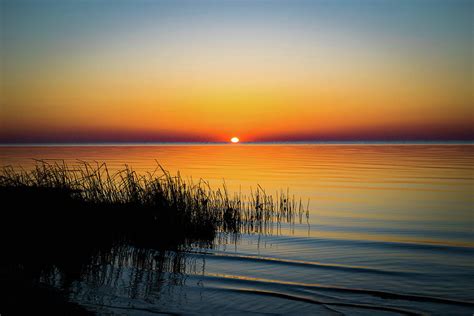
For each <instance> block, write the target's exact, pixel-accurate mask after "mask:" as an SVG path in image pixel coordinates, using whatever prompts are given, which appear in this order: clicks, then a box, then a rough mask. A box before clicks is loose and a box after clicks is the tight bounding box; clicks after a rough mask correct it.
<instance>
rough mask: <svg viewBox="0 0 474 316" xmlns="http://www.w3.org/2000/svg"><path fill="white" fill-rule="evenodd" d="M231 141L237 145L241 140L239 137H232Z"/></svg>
mask: <svg viewBox="0 0 474 316" xmlns="http://www.w3.org/2000/svg"><path fill="white" fill-rule="evenodd" d="M230 141H231V142H233V143H234V144H235V143H238V142H240V139H239V138H238V137H232V138H231V139H230Z"/></svg>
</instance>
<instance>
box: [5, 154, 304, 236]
mask: <svg viewBox="0 0 474 316" xmlns="http://www.w3.org/2000/svg"><path fill="white" fill-rule="evenodd" d="M0 189H2V190H3V191H5V190H10V191H11V190H14V191H15V192H16V195H17V196H18V198H19V199H21V193H22V191H23V192H25V193H26V192H30V193H31V191H35V190H36V191H37V192H38V193H40V194H41V193H42V194H45V195H46V194H47V195H48V197H49V199H50V203H51V204H52V205H53V204H54V203H55V198H56V199H57V200H58V201H60V200H64V199H68V200H69V201H70V202H74V203H76V204H77V203H82V204H84V207H88V208H94V209H97V210H96V211H95V212H96V214H95V216H97V217H100V214H99V212H100V208H102V209H104V210H110V209H115V210H116V211H117V214H119V213H120V214H122V215H123V214H124V212H127V211H128V214H126V215H127V218H128V219H129V220H130V222H131V223H135V224H137V223H138V224H139V223H140V222H142V223H143V225H144V226H143V228H144V229H153V224H155V226H156V228H157V229H164V228H166V230H167V231H169V232H170V233H173V232H175V233H179V234H182V235H183V236H185V237H191V238H198V239H199V238H212V237H213V236H214V235H215V234H216V233H218V232H225V233H239V232H247V233H254V232H255V233H273V232H274V229H275V228H276V229H278V228H281V226H280V225H281V223H288V224H290V225H291V224H294V223H295V222H297V221H299V222H301V221H302V219H303V217H305V216H306V217H307V216H308V209H307V207H306V208H305V207H304V206H303V203H302V201H301V200H299V201H297V200H296V199H295V197H294V196H291V195H290V193H289V191H286V192H285V191H280V192H277V194H276V195H275V196H272V195H268V194H267V193H266V192H265V190H264V189H263V188H262V187H260V186H259V185H257V187H256V189H255V190H251V192H250V194H248V195H245V194H242V193H241V192H238V193H233V194H230V193H229V191H228V189H227V187H226V185H225V182H224V183H223V185H222V187H220V188H217V189H215V190H214V189H212V188H211V187H210V185H209V183H208V182H206V181H204V180H199V181H197V182H196V183H193V182H192V181H191V180H184V179H183V178H182V177H181V175H180V174H179V172H178V173H177V174H176V175H172V174H170V173H169V172H168V171H166V170H165V169H164V168H163V167H162V166H161V165H159V164H158V163H157V168H156V169H155V170H153V171H152V172H146V173H144V174H138V173H137V172H135V171H134V170H133V169H132V168H130V167H129V166H127V165H125V166H124V168H123V169H121V170H118V171H114V172H110V171H109V168H108V167H107V165H106V164H105V163H97V162H96V163H93V164H91V163H88V162H84V161H78V162H77V163H76V164H74V165H68V164H66V163H65V162H64V161H46V160H37V161H36V164H35V166H34V168H32V169H30V170H28V171H27V170H24V169H15V168H13V167H11V166H7V167H3V169H2V170H1V173H0ZM55 196H56V197H55ZM13 202H14V201H13ZM31 202H34V201H31ZM32 207H34V206H32ZM41 212H48V210H47V209H43V210H41ZM64 212H68V211H67V210H64ZM104 212H105V211H104ZM108 214H110V215H111V216H113V213H111V212H110V211H109V212H108ZM84 215H86V213H84ZM90 220H91V221H93V220H94V216H93V217H92V218H90Z"/></svg>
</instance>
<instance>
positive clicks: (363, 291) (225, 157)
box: [0, 144, 474, 315]
mask: <svg viewBox="0 0 474 316" xmlns="http://www.w3.org/2000/svg"><path fill="white" fill-rule="evenodd" d="M31 158H41V159H65V160H66V161H68V162H74V161H75V160H76V159H82V160H89V161H90V160H98V161H106V162H108V163H109V166H112V168H120V167H121V166H123V165H124V164H128V165H131V166H133V167H134V169H136V170H138V171H140V172H144V171H149V170H151V169H154V168H155V166H156V162H155V159H156V160H158V161H159V162H160V163H161V164H162V165H164V167H165V168H166V169H168V170H170V171H171V172H176V171H177V170H180V172H181V174H182V175H183V176H184V177H192V178H193V179H195V180H197V179H199V178H204V179H207V180H209V181H210V183H211V185H212V186H213V187H217V186H219V185H221V184H222V181H223V179H225V181H226V185H227V187H228V188H229V190H230V191H239V190H241V191H242V192H247V191H248V190H249V188H250V187H251V186H252V187H255V186H256V185H257V184H260V185H261V186H262V187H264V188H265V189H266V190H267V193H270V194H272V193H273V194H275V192H276V191H277V190H280V189H283V190H286V188H290V190H291V192H293V193H294V194H295V196H297V197H302V198H303V200H305V201H306V200H307V199H308V198H309V199H310V214H309V217H308V220H307V221H306V219H304V220H303V222H302V223H301V224H299V223H297V224H296V225H294V226H288V225H283V226H282V228H281V229H278V230H277V229H273V230H271V231H268V232H267V234H261V235H256V234H252V235H248V234H241V235H240V236H230V235H223V234H221V235H219V236H218V238H217V239H216V241H215V243H214V244H215V245H214V247H213V248H200V247H197V246H196V247H193V248H191V249H187V250H186V251H184V252H179V253H177V252H173V251H164V252H163V251H153V250H150V249H148V250H147V249H135V248H133V247H127V246H117V247H116V248H115V249H114V250H113V251H112V252H110V253H107V254H103V255H102V256H100V257H98V258H95V259H94V260H96V261H95V263H94V264H91V266H90V267H89V269H87V270H86V271H84V272H83V274H82V275H81V277H80V278H79V279H78V280H75V281H74V282H73V283H72V285H71V286H70V290H71V291H70V294H69V297H70V299H71V300H72V301H74V302H78V303H79V304H81V305H83V306H85V307H87V308H90V309H92V310H95V311H98V312H100V313H117V314H124V313H126V314H137V315H138V314H140V315H141V314H150V315H152V314H155V313H157V312H168V313H189V314H201V313H223V312H225V313H226V314H240V313H277V314H288V313H290V314H291V313H293V314H302V313H305V314H315V313H327V314H331V313H334V314H338V313H343V314H350V315H354V314H358V313H359V314H367V313H371V314H372V313H376V314H407V313H423V312H425V313H435V314H436V313H438V314H461V315H472V313H474V247H473V246H474V239H473V238H474V230H473V229H474V219H473V213H472V210H473V206H474V200H473V192H474V161H473V158H474V146H472V145H433V144H430V145H380V144H379V145H288V144H285V145H238V146H232V145H231V146H229V145H219V146H216V145H214V146H213V145H207V146H206V145H199V146H169V145H168V146H104V147H101V146H89V147H87V146H85V147H77V146H74V147H2V148H1V150H0V159H1V164H2V165H9V164H12V165H22V166H23V167H25V168H28V167H29V166H31V165H32V161H31V160H30V159H31ZM43 281H44V282H46V283H52V284H56V285H57V286H58V287H61V285H62V284H63V282H64V280H62V279H61V273H59V272H58V273H56V274H53V275H52V276H49V278H48V279H45V280H43Z"/></svg>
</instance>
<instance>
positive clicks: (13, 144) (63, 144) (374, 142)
mask: <svg viewBox="0 0 474 316" xmlns="http://www.w3.org/2000/svg"><path fill="white" fill-rule="evenodd" d="M280 144H281V145H344V144H348V145H351V144H352V145H357V144H359V145H364V144H366V145H377V144H380V145H383V144H396V145H404V144H406V145H410V144H414V145H423V144H433V145H435V144H439V145H451V144H452V145H456V144H463V145H464V144H466V145H467V144H471V145H474V140H353V141H347V140H341V141H337V140H336V141H317V140H315V141H252V142H239V143H237V144H233V143H230V142H211V141H209V142H202V141H201V142H198V141H194V142H193V141H187V142H186V141H174V142H172V141H162V142H157V141H152V142H147V141H143V142H140V141H134V142H120V141H116V142H114V141H111V142H29V143H27V142H25V143H23V142H11V143H0V147H41V146H47V147H56V146H57V147H66V146H77V147H80V146H159V145H178V146H179V145H188V146H192V145H230V146H240V145H280Z"/></svg>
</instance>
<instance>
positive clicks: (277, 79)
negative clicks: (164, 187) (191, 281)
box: [0, 0, 474, 143]
mask: <svg viewBox="0 0 474 316" xmlns="http://www.w3.org/2000/svg"><path fill="white" fill-rule="evenodd" d="M0 3H1V4H0V114H1V115H0V124H1V125H0V142H3V143H12V142H104V141H106V142H107V141H114V142H115V141H118V142H120V141H124V142H133V141H138V142H143V141H145V142H148V141H158V142H159V141H164V142H168V141H190V142H192V141H211V142H212V141H228V140H229V139H230V138H231V137H232V136H238V137H239V138H240V139H241V140H242V141H248V142H252V141H310V140H311V141H318V140H319V141H331V140H349V141H350V140H473V139H474V128H473V126H474V112H473V89H472V87H473V69H474V66H473V47H474V44H473V14H474V13H473V12H474V10H473V6H474V5H473V3H474V1H459V0H449V1H448V0H446V1H438V0H424V1H421V0H385V1H384V0H373V1H363V0H362V1H348V0H347V1H342V0H325V1H299V0H289V1H278V0H274V1H258V0H254V1H245V0H239V1H230V0H220V1H217V0H215V1H200V0H193V1H179V0H177V1H158V0H96V1H89V0H61V1H60V0H57V1H50V0H42V1H37V0H0Z"/></svg>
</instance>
